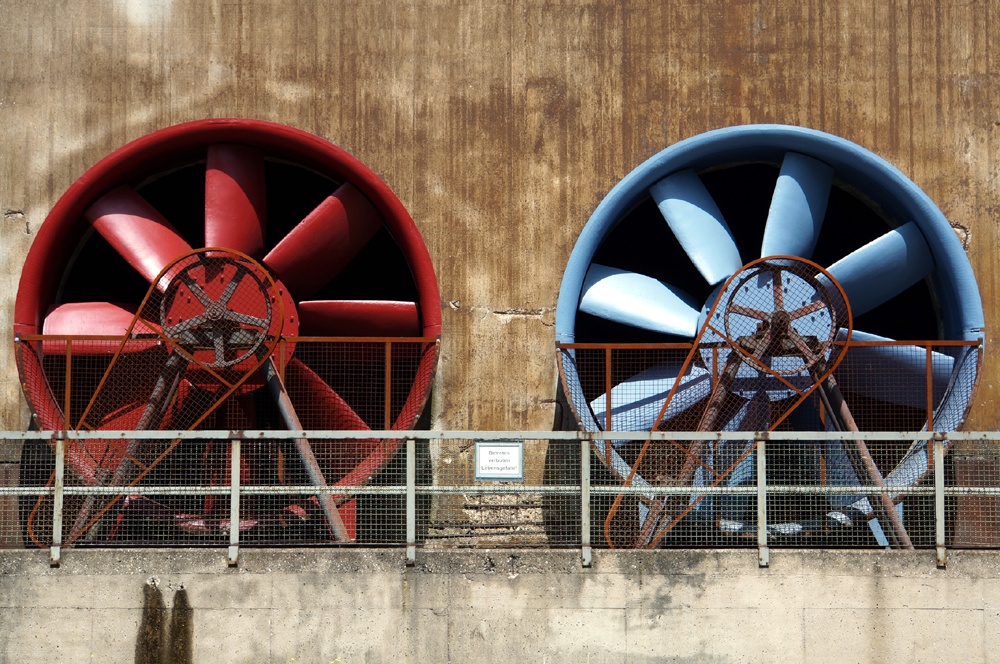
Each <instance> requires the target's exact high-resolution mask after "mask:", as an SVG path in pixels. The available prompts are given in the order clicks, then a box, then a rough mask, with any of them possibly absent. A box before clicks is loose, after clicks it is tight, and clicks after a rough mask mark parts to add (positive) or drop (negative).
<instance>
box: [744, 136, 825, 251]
mask: <svg viewBox="0 0 1000 664" xmlns="http://www.w3.org/2000/svg"><path fill="white" fill-rule="evenodd" d="M832 185H833V169H832V168H830V166H828V165H827V164H824V163H823V162H821V161H817V160H816V159H813V158H812V157H807V156H805V155H803V154H799V153H798V152H789V153H788V154H786V155H785V159H784V160H783V161H782V162H781V172H780V173H779V174H778V181H777V183H776V184H775V185H774V194H773V195H772V197H771V209H770V210H769V211H768V213H767V224H766V225H765V226H764V241H763V243H762V244H761V249H760V255H761V256H801V257H802V258H811V257H812V253H813V249H814V248H815V247H816V240H818V239H819V231H820V229H821V228H822V227H823V219H824V217H825V215H826V204H827V201H828V200H829V198H830V187H831V186H832Z"/></svg>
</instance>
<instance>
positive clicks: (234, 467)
mask: <svg viewBox="0 0 1000 664" xmlns="http://www.w3.org/2000/svg"><path fill="white" fill-rule="evenodd" d="M240 442H241V441H240V439H239V438H236V437H234V438H232V439H231V440H230V446H231V447H230V449H231V450H232V454H230V457H229V464H230V465H229V566H230V567H235V566H236V564H237V562H239V556H240Z"/></svg>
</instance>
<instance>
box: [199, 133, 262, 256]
mask: <svg viewBox="0 0 1000 664" xmlns="http://www.w3.org/2000/svg"><path fill="white" fill-rule="evenodd" d="M265 192H266V188H265V182H264V155H263V154H262V153H261V152H260V150H257V149H254V148H250V147H246V146H243V145H211V146H209V148H208V160H207V167H206V169H205V246H206V247H228V248H229V249H235V250H236V251H240V252H242V253H244V254H247V255H248V256H260V255H261V253H262V252H263V251H264V234H265V231H266V227H267V218H266V215H267V201H266V200H265Z"/></svg>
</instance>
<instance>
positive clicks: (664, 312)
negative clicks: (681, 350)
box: [580, 263, 699, 337]
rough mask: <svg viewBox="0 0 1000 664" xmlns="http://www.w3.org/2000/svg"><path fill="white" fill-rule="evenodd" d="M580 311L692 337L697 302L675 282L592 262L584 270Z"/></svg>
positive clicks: (646, 328) (664, 332)
mask: <svg viewBox="0 0 1000 664" xmlns="http://www.w3.org/2000/svg"><path fill="white" fill-rule="evenodd" d="M580 311H583V312H584V313H588V314H591V315H594V316H600V317H601V318H606V319H608V320H613V321H615V322H618V323H623V324H625V325H631V326H633V327H639V328H642V329H644V330H652V331H653V332H662V333H663V334H677V335H681V336H686V337H693V336H694V334H695V332H697V324H698V315H699V305H698V304H697V303H696V302H695V301H694V299H693V298H692V297H691V296H690V295H688V294H687V293H685V292H684V291H682V290H680V289H679V288H676V287H675V286H671V285H669V284H665V283H663V282H662V281H658V280H656V279H653V278H652V277H647V276H646V275H644V274H638V273H635V272H628V271H626V270H620V269H618V268H614V267H608V266H606V265H598V264H596V263H595V264H593V265H591V266H590V269H589V270H588V271H587V278H586V281H585V282H584V285H583V295H582V296H581V298H580Z"/></svg>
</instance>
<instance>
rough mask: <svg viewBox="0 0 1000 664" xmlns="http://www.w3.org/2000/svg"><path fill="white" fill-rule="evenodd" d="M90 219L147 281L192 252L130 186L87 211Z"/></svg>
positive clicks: (118, 189) (164, 220)
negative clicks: (171, 262) (169, 264)
mask: <svg viewBox="0 0 1000 664" xmlns="http://www.w3.org/2000/svg"><path fill="white" fill-rule="evenodd" d="M86 216H87V220H88V221H89V222H90V223H91V224H93V226H94V228H96V229H97V231H98V232H99V233H100V234H101V235H103V236H104V239H106V240H107V241H108V242H109V243H110V244H111V246H112V247H114V248H115V251H117V252H118V253H119V254H121V255H122V256H123V257H124V258H125V260H127V261H128V263H129V265H131V266H132V267H134V268H135V269H136V270H137V271H138V272H139V274H141V275H142V276H143V277H145V279H146V280H147V281H152V280H153V279H154V278H155V277H156V275H157V274H159V273H160V270H162V269H163V268H164V267H166V266H167V264H168V263H170V261H172V260H174V259H175V258H177V257H178V256H181V255H183V254H186V253H188V252H189V251H191V245H189V244H188V243H187V242H185V241H184V239H183V238H182V237H181V236H180V235H179V234H178V233H177V229H175V228H174V227H173V226H172V225H171V224H170V222H169V221H167V220H166V219H164V218H163V217H162V216H161V215H160V213H159V212H157V211H156V209H155V208H153V207H152V206H151V205H150V204H149V203H147V202H146V200H145V199H144V198H143V197H142V196H140V195H139V194H137V193H136V192H135V191H134V190H133V189H131V188H130V187H125V186H122V187H117V188H115V189H112V190H111V191H110V192H108V193H107V194H105V195H104V196H102V197H101V198H99V199H98V200H97V201H96V202H95V203H94V204H93V205H91V206H90V207H89V208H88V209H87V212H86ZM50 269H51V268H50Z"/></svg>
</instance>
